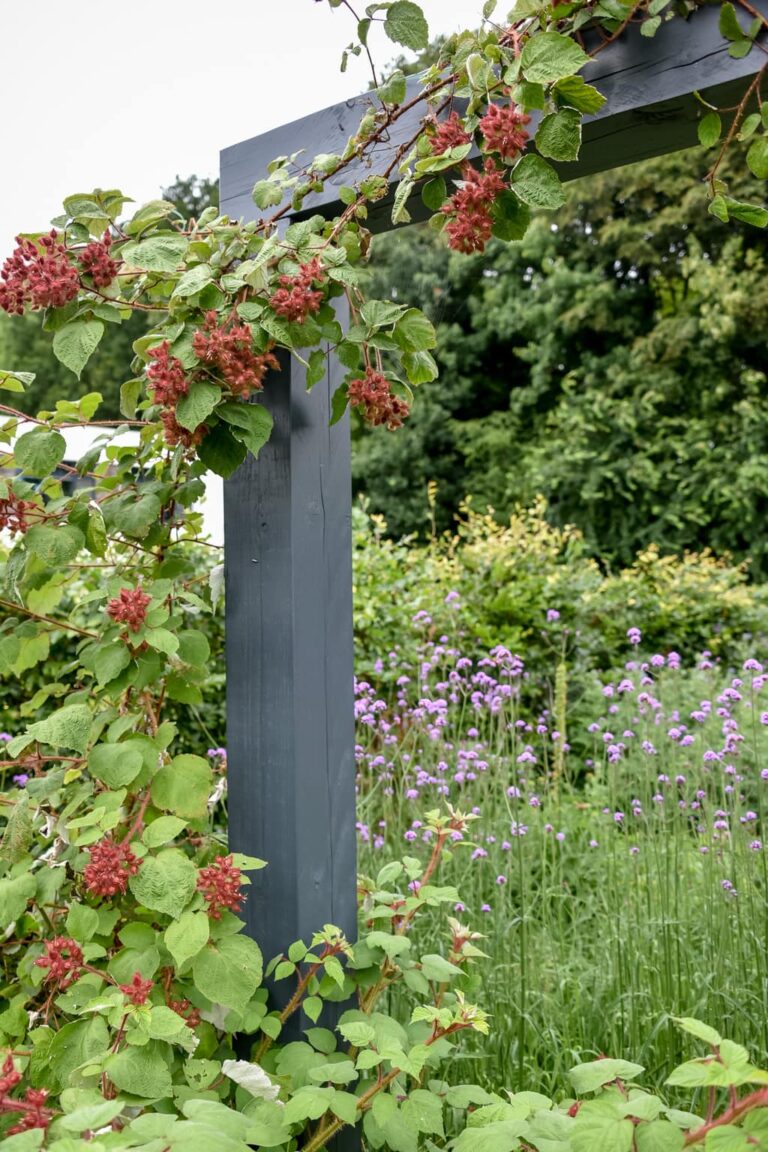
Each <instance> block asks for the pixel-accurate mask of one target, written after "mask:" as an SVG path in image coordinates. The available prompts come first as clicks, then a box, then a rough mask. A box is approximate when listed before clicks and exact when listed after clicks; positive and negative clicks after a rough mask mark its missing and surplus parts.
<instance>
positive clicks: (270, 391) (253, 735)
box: [224, 355, 356, 996]
mask: <svg viewBox="0 0 768 1152" xmlns="http://www.w3.org/2000/svg"><path fill="white" fill-rule="evenodd" d="M340 378H341V376H340V371H339V369H338V368H337V367H336V366H335V365H333V364H331V365H330V366H329V370H328V373H327V375H326V378H325V379H324V380H323V381H322V382H321V383H319V384H317V385H316V386H315V387H314V388H313V390H312V392H311V394H307V392H306V385H305V372H304V370H303V368H302V367H301V365H300V364H297V363H296V362H295V361H291V360H290V358H289V357H288V356H287V355H283V356H281V371H280V372H279V373H273V374H272V375H271V376H270V377H269V378H268V380H267V381H266V383H265V391H264V397H263V399H264V400H265V401H266V404H267V407H268V408H269V409H270V410H271V412H272V414H273V416H274V421H275V427H274V432H273V435H272V437H271V439H270V441H269V443H268V444H267V445H266V447H265V448H263V449H262V451H261V453H260V455H259V457H258V459H256V460H254V459H253V457H250V456H249V457H248V459H247V460H246V461H245V463H244V464H243V465H242V466H241V467H240V468H239V469H238V471H237V472H236V473H235V475H234V476H233V477H232V478H231V479H230V480H228V481H227V482H226V483H225V486H224V535H225V572H226V651H227V750H228V760H229V843H230V847H231V849H233V850H234V851H242V852H247V853H250V854H252V855H256V856H260V857H262V858H263V859H265V860H266V861H267V862H268V866H267V868H265V869H264V870H262V871H261V872H258V873H255V874H254V875H253V877H252V879H253V885H252V887H251V888H249V889H248V900H247V904H246V908H245V912H244V915H245V917H246V921H247V931H248V933H249V934H250V935H252V936H253V937H255V938H256V939H257V940H258V942H259V944H260V946H261V947H262V949H263V951H264V954H265V958H266V959H270V958H271V957H272V956H274V955H276V954H277V953H279V952H281V951H284V950H285V949H287V947H288V945H289V944H291V943H292V942H293V941H294V940H297V939H299V938H304V939H306V938H308V937H309V936H310V935H311V933H312V932H313V931H315V930H317V929H319V928H322V926H323V924H326V923H329V924H335V925H337V926H338V927H339V928H341V929H343V930H344V932H345V933H347V935H348V936H349V937H350V939H353V938H354V932H355V919H356V859H355V857H356V835H355V762H354V722H353V650H352V560H351V483H350V463H349V455H350V448H349V425H348V421H347V420H346V419H345V420H342V421H340V422H339V423H338V424H336V425H334V427H332V428H331V427H329V418H330V399H331V396H332V395H333V392H334V390H335V388H336V386H337V384H338V383H339V381H340ZM286 984H287V982H286ZM283 987H284V985H282V984H278V986H277V989H276V992H277V995H278V996H279V995H280V990H281V989H282V988H283ZM291 990H292V989H291Z"/></svg>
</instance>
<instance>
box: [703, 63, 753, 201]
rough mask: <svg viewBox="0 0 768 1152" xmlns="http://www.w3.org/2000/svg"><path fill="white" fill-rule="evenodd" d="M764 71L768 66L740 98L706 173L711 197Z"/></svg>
mask: <svg viewBox="0 0 768 1152" xmlns="http://www.w3.org/2000/svg"><path fill="white" fill-rule="evenodd" d="M766 69H768V64H764V65H763V67H762V68H761V69H760V71H759V72H758V73H757V75H756V76H755V78H754V80H753V81H752V83H751V84H750V85H749V87H748V88H747V90H746V92H745V93H744V95H743V96H742V98H741V101H740V103H739V105H738V107H737V109H736V113H735V115H734V117H733V121H732V122H731V126H730V128H729V129H728V132H727V133H726V137H725V140H724V141H723V144H722V147H721V149H720V151H719V152H718V154H717V159H716V160H715V162H714V164H713V165H712V167H711V168H710V170H709V172H708V173H707V183H708V184H709V187H710V191H711V192H712V195H713V196H714V195H715V177H716V176H717V173H718V171H719V170H720V166H721V164H722V163H723V160H724V159H725V154H726V152H727V151H728V149H729V148H730V146H731V144H732V143H733V139H734V137H735V135H736V133H737V131H738V128H739V125H740V124H741V121H742V119H743V117H744V113H745V111H746V109H747V105H748V103H749V100H750V97H751V96H752V94H753V93H754V92H755V91H758V92H759V89H760V85H761V83H762V79H763V75H764V74H765V71H766Z"/></svg>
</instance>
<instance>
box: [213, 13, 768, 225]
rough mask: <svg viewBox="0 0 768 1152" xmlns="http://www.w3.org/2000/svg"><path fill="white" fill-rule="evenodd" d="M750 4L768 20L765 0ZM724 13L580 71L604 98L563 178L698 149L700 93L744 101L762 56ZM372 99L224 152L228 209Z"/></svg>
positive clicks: (338, 147)
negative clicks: (725, 31)
mask: <svg viewBox="0 0 768 1152" xmlns="http://www.w3.org/2000/svg"><path fill="white" fill-rule="evenodd" d="M754 3H755V7H756V8H757V9H759V10H760V11H761V12H763V13H765V14H766V15H768V0H754ZM718 14H719V6H717V7H709V8H702V9H699V10H697V11H696V12H694V13H693V14H692V15H691V17H690V18H689V19H688V20H681V19H674V20H671V21H670V22H669V23H667V24H663V25H662V26H661V28H660V29H659V31H658V32H657V34H656V36H655V37H653V38H652V39H648V38H647V37H644V36H642V35H641V34H640V29H639V27H637V26H633V27H631V28H629V29H627V31H626V32H625V33H624V34H623V35H622V36H621V38H620V39H619V40H617V41H616V42H614V43H612V44H610V45H608V46H607V47H606V48H605V49H604V50H603V51H602V52H600V54H599V55H598V56H597V57H596V58H595V60H594V61H592V62H591V63H590V64H589V65H588V66H587V68H586V69H585V70H584V73H583V75H584V77H585V79H587V80H589V82H590V83H592V84H595V85H596V86H597V87H598V88H599V89H600V91H601V92H602V93H603V95H604V96H606V98H607V102H606V104H605V106H604V107H603V109H602V110H601V112H599V113H598V114H597V115H596V116H590V117H587V118H586V119H585V123H584V143H583V146H582V150H581V156H580V157H579V159H578V161H576V162H575V163H573V164H564V165H560V172H561V175H562V176H563V178H564V179H568V180H572V179H575V178H577V177H579V176H586V175H589V174H591V173H594V172H602V171H605V170H606V169H609V168H618V167H620V166H622V165H624V164H631V163H633V162H635V161H638V160H647V159H649V158H650V157H652V156H659V155H661V154H663V153H666V152H675V151H677V150H678V149H681V148H686V147H688V146H690V145H692V144H695V143H696V121H697V119H698V117H699V115H700V114H701V105H700V104H699V103H698V101H697V100H696V98H695V97H694V95H693V93H694V92H697V91H698V92H700V93H701V94H702V95H703V96H704V98H705V99H706V100H708V101H709V102H710V103H712V104H716V105H718V106H720V107H727V106H730V105H732V104H734V103H737V102H738V100H739V99H740V97H741V95H742V94H743V92H744V87H745V84H746V83H748V81H749V78H750V77H752V76H754V75H755V73H756V72H757V71H758V70H759V68H760V67H761V66H762V65H763V64H764V63H765V60H766V57H765V55H764V53H763V52H761V51H760V49H759V48H755V49H753V51H752V52H751V53H750V54H749V56H747V57H745V58H743V59H741V60H734V59H733V58H732V57H731V56H729V55H728V45H727V43H726V42H725V41H724V40H723V38H722V36H721V35H720V32H719V29H718ZM417 91H418V82H417V80H416V79H415V78H413V79H411V80H410V81H409V95H415V94H416V93H417ZM370 99H371V98H370V96H369V95H365V94H364V95H361V96H357V97H355V98H354V99H351V100H347V101H345V102H344V103H342V104H334V105H332V106H331V107H330V108H324V109H323V110H322V111H320V112H315V113H313V114H312V115H311V116H305V117H304V118H303V119H301V120H295V121H294V122H293V123H292V124H285V125H283V126H282V127H280V128H276V129H274V130H273V131H272V132H265V133H264V134H263V135H261V136H256V137H254V138H253V139H251V140H244V141H243V142H242V143H240V144H235V145H233V146H232V147H231V148H225V149H224V150H223V151H222V153H221V176H222V203H221V207H222V211H223V212H226V213H227V214H228V215H229V216H232V217H234V218H240V217H245V218H246V219H248V218H253V216H254V215H255V210H254V205H253V201H252V199H251V191H252V189H253V185H254V183H255V182H256V180H257V179H260V178H262V177H263V176H265V175H266V172H267V165H268V163H269V162H270V160H273V159H274V158H275V157H276V156H282V155H290V154H291V153H293V152H297V151H299V150H300V149H303V150H304V156H305V157H306V158H307V160H309V159H311V158H312V156H314V155H318V154H320V153H323V152H329V153H338V152H342V151H343V150H344V147H345V145H346V143H347V140H348V139H349V137H350V136H352V135H353V134H354V133H355V132H356V130H357V128H358V125H359V123H360V120H361V118H362V115H363V113H364V111H365V109H366V107H368V106H369V104H370ZM423 113H424V106H423V105H421V106H418V107H416V108H414V109H413V111H412V112H411V113H410V114H408V115H406V116H404V117H403V118H402V120H399V121H398V122H397V123H396V124H395V125H394V126H393V128H392V129H391V132H390V139H389V140H388V141H387V142H386V143H383V144H381V145H380V146H378V147H377V149H376V151H375V152H374V154H373V157H372V164H371V166H370V167H368V166H366V167H363V166H362V165H360V164H358V165H350V166H349V167H348V168H346V169H345V170H344V172H343V173H340V174H339V175H338V176H337V177H335V178H333V179H331V180H329V181H328V182H327V183H326V185H325V189H324V191H323V192H322V193H319V194H317V195H313V196H312V197H307V199H306V200H305V202H304V208H303V210H302V211H301V212H300V213H296V214H295V216H294V218H295V219H300V218H302V217H304V216H307V215H310V214H311V213H313V212H321V213H322V214H323V215H328V216H335V215H336V214H337V213H339V212H340V211H341V210H342V207H343V206H342V204H341V201H340V200H339V199H338V187H339V186H340V185H341V184H347V185H349V184H354V183H355V181H357V180H360V179H362V178H363V177H364V176H366V175H369V174H370V173H371V172H372V171H373V172H376V171H383V170H384V169H385V168H386V167H387V165H388V164H389V163H390V162H391V160H392V157H393V155H394V152H395V150H396V149H397V147H398V146H399V145H400V144H402V143H403V142H404V141H406V140H408V139H410V137H412V136H413V134H414V132H415V131H416V130H417V128H418V123H419V118H420V116H421V115H423ZM395 187H396V181H393V182H392V185H391V189H390V195H389V196H388V197H387V198H386V199H384V200H382V201H380V202H379V203H378V204H376V205H375V206H373V209H372V210H371V212H370V217H369V221H368V225H369V227H371V228H372V229H373V230H374V231H386V230H387V229H388V228H390V227H391V224H390V219H389V209H390V207H391V203H392V198H393V196H394V190H395ZM409 210H410V211H411V215H412V217H413V219H414V220H419V219H424V218H425V217H426V216H427V215H429V213H428V212H427V210H426V209H424V208H423V206H422V204H421V199H420V197H419V196H418V194H417V195H415V196H413V197H412V202H411V203H409Z"/></svg>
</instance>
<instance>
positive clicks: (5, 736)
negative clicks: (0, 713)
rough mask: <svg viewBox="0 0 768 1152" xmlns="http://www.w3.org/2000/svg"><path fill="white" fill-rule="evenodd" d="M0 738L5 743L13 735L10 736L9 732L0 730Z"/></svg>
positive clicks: (11, 738)
mask: <svg viewBox="0 0 768 1152" xmlns="http://www.w3.org/2000/svg"><path fill="white" fill-rule="evenodd" d="M0 740H2V741H3V743H5V744H7V743H8V741H9V740H13V736H11V734H10V732H0Z"/></svg>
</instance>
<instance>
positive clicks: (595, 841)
mask: <svg viewBox="0 0 768 1152" xmlns="http://www.w3.org/2000/svg"><path fill="white" fill-rule="evenodd" d="M589 846H590V848H597V847H598V843H597V840H590V842H589Z"/></svg>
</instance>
